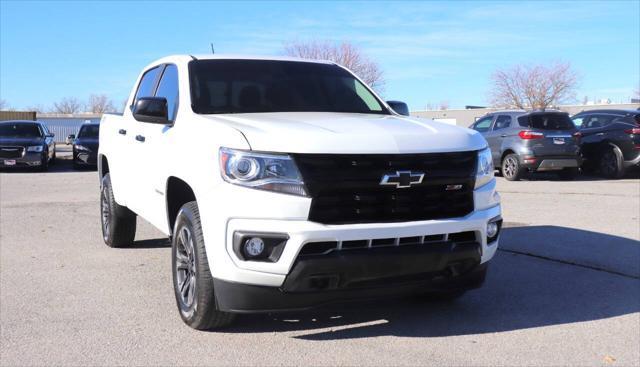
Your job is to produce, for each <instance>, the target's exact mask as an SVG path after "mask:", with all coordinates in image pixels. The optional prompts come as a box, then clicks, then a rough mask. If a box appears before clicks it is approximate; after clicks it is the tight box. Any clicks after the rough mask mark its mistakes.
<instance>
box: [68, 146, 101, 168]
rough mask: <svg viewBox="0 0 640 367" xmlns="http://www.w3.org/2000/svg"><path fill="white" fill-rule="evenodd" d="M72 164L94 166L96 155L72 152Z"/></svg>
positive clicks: (89, 152) (96, 160)
mask: <svg viewBox="0 0 640 367" xmlns="http://www.w3.org/2000/svg"><path fill="white" fill-rule="evenodd" d="M73 162H74V163H75V164H78V165H87V166H95V165H97V164H98V154H97V153H96V152H91V151H84V150H82V151H80V150H74V151H73Z"/></svg>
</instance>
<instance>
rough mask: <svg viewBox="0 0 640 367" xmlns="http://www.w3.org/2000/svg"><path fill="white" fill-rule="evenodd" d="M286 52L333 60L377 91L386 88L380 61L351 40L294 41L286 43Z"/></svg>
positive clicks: (308, 57)
mask: <svg viewBox="0 0 640 367" xmlns="http://www.w3.org/2000/svg"><path fill="white" fill-rule="evenodd" d="M284 53H285V55H288V56H294V57H301V58H304V59H316V60H329V61H333V62H335V63H338V64H340V65H342V66H344V67H346V68H348V69H350V70H351V71H353V72H354V73H355V74H356V75H357V76H358V77H360V78H361V79H362V80H363V81H364V82H365V83H367V84H368V85H369V86H370V87H371V88H374V89H375V90H377V91H381V90H383V89H384V88H383V87H384V78H383V73H382V70H381V69H380V66H379V65H378V63H377V62H375V61H373V60H371V59H370V58H369V57H367V56H366V55H365V54H364V53H363V52H362V50H360V49H359V48H358V47H357V46H355V45H353V44H351V43H349V42H342V43H339V44H338V43H332V42H328V41H310V42H299V41H294V42H289V43H287V44H285V47H284Z"/></svg>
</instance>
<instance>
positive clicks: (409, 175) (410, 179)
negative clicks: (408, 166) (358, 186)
mask: <svg viewBox="0 0 640 367" xmlns="http://www.w3.org/2000/svg"><path fill="white" fill-rule="evenodd" d="M423 178H424V173H423V172H413V171H396V173H395V174H386V175H384V176H382V180H381V181H380V185H392V186H395V187H396V188H398V189H403V188H407V187H411V185H419V184H421V183H422V179H423Z"/></svg>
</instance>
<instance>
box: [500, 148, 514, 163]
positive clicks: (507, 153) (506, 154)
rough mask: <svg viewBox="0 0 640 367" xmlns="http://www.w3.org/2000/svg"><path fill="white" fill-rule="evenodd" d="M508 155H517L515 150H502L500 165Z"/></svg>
mask: <svg viewBox="0 0 640 367" xmlns="http://www.w3.org/2000/svg"><path fill="white" fill-rule="evenodd" d="M509 154H517V153H516V151H515V150H513V149H511V148H507V149H505V150H504V152H502V155H501V156H500V165H502V161H504V158H505V157H506V156H508V155H509Z"/></svg>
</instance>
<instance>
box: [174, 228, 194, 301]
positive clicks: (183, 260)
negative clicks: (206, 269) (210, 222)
mask: <svg viewBox="0 0 640 367" xmlns="http://www.w3.org/2000/svg"><path fill="white" fill-rule="evenodd" d="M176 241H177V246H176V251H175V256H176V259H175V260H176V274H175V277H176V280H177V282H176V284H177V286H178V293H179V294H180V301H181V303H182V305H183V306H184V307H185V308H191V306H192V305H193V303H194V298H195V292H196V260H195V254H194V252H195V250H194V244H193V241H194V240H193V235H192V233H191V231H190V230H189V228H188V227H186V226H185V227H182V228H181V229H180V233H179V234H178V237H177V238H176Z"/></svg>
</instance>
